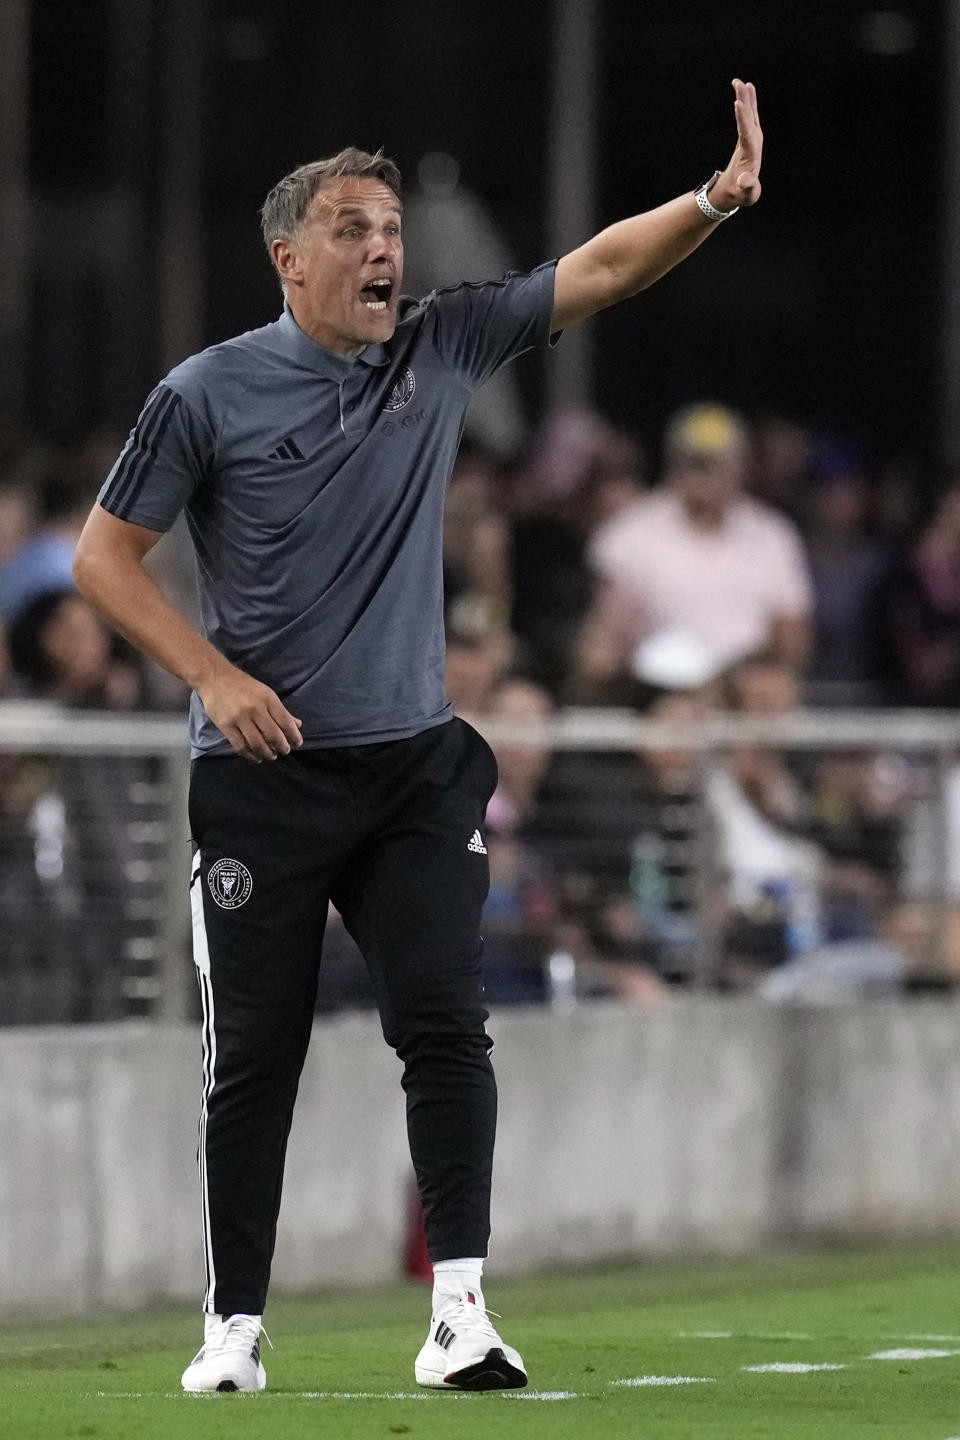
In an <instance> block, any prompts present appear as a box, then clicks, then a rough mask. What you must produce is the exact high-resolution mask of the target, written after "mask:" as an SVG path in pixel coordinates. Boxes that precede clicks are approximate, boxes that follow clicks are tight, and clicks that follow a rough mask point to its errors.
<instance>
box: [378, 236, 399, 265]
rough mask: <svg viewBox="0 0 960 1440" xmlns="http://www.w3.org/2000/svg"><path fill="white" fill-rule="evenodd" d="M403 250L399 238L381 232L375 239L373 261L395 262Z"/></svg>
mask: <svg viewBox="0 0 960 1440" xmlns="http://www.w3.org/2000/svg"><path fill="white" fill-rule="evenodd" d="M401 249H402V245H401V242H400V239H399V237H398V236H396V235H388V234H387V233H386V232H385V231H380V232H379V233H378V234H376V235H375V236H374V237H373V254H372V256H371V259H374V260H395V259H396V257H397V255H399V253H400V250H401Z"/></svg>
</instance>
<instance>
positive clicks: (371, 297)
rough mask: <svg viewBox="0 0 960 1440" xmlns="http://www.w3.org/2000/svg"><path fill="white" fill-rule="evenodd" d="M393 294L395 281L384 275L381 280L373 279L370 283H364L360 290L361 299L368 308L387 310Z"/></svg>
mask: <svg viewBox="0 0 960 1440" xmlns="http://www.w3.org/2000/svg"><path fill="white" fill-rule="evenodd" d="M392 294H393V281H392V280H388V279H387V278H386V277H385V276H384V278H383V279H381V280H371V281H370V283H369V285H364V287H363V289H362V290H361V291H360V299H361V300H362V301H363V303H364V305H366V307H367V309H368V310H386V308H387V306H388V305H389V303H390V296H391V295H392Z"/></svg>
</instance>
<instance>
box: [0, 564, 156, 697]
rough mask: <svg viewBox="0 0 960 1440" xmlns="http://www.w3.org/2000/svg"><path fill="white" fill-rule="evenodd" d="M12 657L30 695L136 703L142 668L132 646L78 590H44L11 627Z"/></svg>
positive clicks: (26, 606)
mask: <svg viewBox="0 0 960 1440" xmlns="http://www.w3.org/2000/svg"><path fill="white" fill-rule="evenodd" d="M9 647H10V659H11V664H12V666H13V669H14V672H15V673H16V675H17V676H18V677H19V679H20V681H21V683H22V685H23V687H24V691H25V693H26V694H27V695H29V696H33V697H36V698H37V699H44V700H57V701H59V702H60V703H61V704H64V705H75V706H90V707H93V708H98V709H100V708H102V709H110V710H130V709H134V708H136V706H137V705H138V703H139V701H140V697H141V683H140V670H139V666H138V664H137V660H136V657H135V655H134V653H133V652H132V651H130V650H129V647H128V646H126V645H125V643H124V642H123V641H122V640H120V639H119V637H117V636H115V635H114V634H113V633H112V632H111V631H110V630H108V629H107V627H106V625H105V624H104V622H103V620H102V619H101V618H100V616H99V614H98V613H97V611H96V610H94V608H93V606H92V605H91V604H90V603H89V601H87V600H85V599H84V598H83V596H82V595H78V594H77V592H76V591H75V590H62V589H56V590H45V591H43V592H42V593H40V594H38V595H36V596H34V597H33V598H32V599H31V600H30V601H29V602H28V603H27V604H26V605H25V606H24V607H22V608H21V610H20V611H19V613H18V615H17V618H16V619H15V620H14V622H13V624H12V626H11V627H10V634H9Z"/></svg>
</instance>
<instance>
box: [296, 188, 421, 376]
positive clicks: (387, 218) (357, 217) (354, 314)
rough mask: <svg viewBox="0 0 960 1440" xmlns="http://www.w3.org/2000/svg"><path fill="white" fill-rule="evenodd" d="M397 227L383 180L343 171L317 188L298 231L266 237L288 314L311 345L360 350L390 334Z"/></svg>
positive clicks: (396, 205)
mask: <svg viewBox="0 0 960 1440" xmlns="http://www.w3.org/2000/svg"><path fill="white" fill-rule="evenodd" d="M400 225H401V207H400V200H399V198H398V197H397V196H396V195H395V194H394V192H393V191H392V190H391V189H390V187H389V185H386V184H384V182H383V181H382V180H376V179H373V178H368V177H361V176H356V175H342V176H338V177H337V178H336V179H334V180H331V181H328V183H327V184H326V185H323V186H321V188H320V189H319V190H318V191H317V193H316V195H315V196H314V198H313V202H312V204H311V206H310V210H309V212H308V214H307V217H306V220H305V221H304V223H303V225H302V227H301V229H300V232H299V234H298V235H296V236H295V237H291V238H289V239H287V240H275V241H274V242H273V245H272V247H271V248H272V253H273V258H274V263H275V264H276V267H277V271H278V273H279V275H280V278H281V279H282V280H283V281H284V283H285V286H286V294H287V300H288V301H289V304H290V309H291V310H292V312H293V315H294V319H295V320H296V321H297V324H298V325H299V326H300V328H301V329H302V330H305V331H306V333H307V334H308V335H309V336H310V337H311V338H312V339H313V340H315V341H316V342H317V344H318V345H323V346H324V348H325V349H327V350H333V351H335V352H336V353H337V354H339V355H359V354H360V352H361V351H362V350H363V349H364V348H365V347H366V346H367V345H371V344H375V343H377V342H382V341H384V340H389V339H390V336H391V335H392V334H393V332H394V328H395V326H396V323H397V302H398V300H399V298H400V283H401V280H402V278H403V241H402V240H401V238H400Z"/></svg>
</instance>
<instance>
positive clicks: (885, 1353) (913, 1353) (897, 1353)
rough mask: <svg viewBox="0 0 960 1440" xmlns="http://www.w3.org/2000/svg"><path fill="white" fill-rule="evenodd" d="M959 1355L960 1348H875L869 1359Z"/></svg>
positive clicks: (919, 1358)
mask: <svg viewBox="0 0 960 1440" xmlns="http://www.w3.org/2000/svg"><path fill="white" fill-rule="evenodd" d="M948 1355H960V1350H875V1351H874V1353H873V1354H872V1355H871V1356H870V1357H869V1358H870V1359H871V1360H946V1358H947V1356H948Z"/></svg>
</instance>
